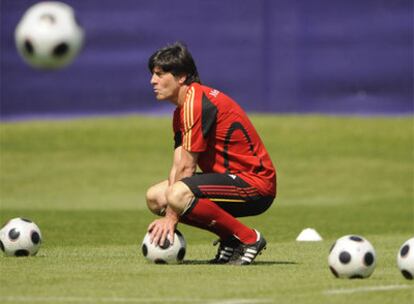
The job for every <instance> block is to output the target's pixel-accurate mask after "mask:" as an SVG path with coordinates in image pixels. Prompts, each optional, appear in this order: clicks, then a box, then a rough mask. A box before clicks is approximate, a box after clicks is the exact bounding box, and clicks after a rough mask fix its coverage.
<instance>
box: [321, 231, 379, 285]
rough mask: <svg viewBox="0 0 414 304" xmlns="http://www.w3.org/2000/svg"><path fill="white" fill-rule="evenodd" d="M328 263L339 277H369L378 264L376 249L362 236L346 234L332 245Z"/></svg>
mask: <svg viewBox="0 0 414 304" xmlns="http://www.w3.org/2000/svg"><path fill="white" fill-rule="evenodd" d="M328 263H329V269H330V270H331V272H332V273H333V275H334V276H335V277H337V278H348V279H356V278H359V279H363V278H368V277H369V276H370V275H371V274H372V273H373V272H374V269H375V265H376V254H375V249H374V247H373V246H372V245H371V243H370V242H369V241H368V240H367V239H365V238H364V237H362V236H358V235H346V236H343V237H341V238H339V239H338V240H337V241H336V242H335V243H334V244H333V245H332V247H331V250H330V253H329V257H328Z"/></svg>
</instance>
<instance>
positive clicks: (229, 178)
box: [181, 173, 274, 217]
mask: <svg viewBox="0 0 414 304" xmlns="http://www.w3.org/2000/svg"><path fill="white" fill-rule="evenodd" d="M181 181H182V182H183V183H185V184H186V185H187V186H188V187H189V188H190V189H191V191H192V192H193V193H194V195H195V197H196V198H208V199H210V200H211V201H212V202H214V203H215V204H217V205H218V206H219V207H221V208H222V209H224V210H225V211H227V212H228V213H230V214H231V215H233V216H234V217H242V216H251V215H257V214H260V213H263V212H265V211H266V210H267V209H268V208H269V207H270V205H271V204H272V202H273V200H274V197H273V196H263V195H260V194H259V192H258V190H257V189H256V188H255V187H252V186H251V185H249V184H248V183H246V182H245V181H244V180H243V179H241V178H240V177H238V176H236V175H233V174H230V175H229V174H219V173H201V174H195V175H193V176H191V177H186V178H183V179H182V180H181ZM196 203H197V199H196V200H195V201H194V204H196ZM190 209H191V207H190Z"/></svg>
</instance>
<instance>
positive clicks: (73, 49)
mask: <svg viewBox="0 0 414 304" xmlns="http://www.w3.org/2000/svg"><path fill="white" fill-rule="evenodd" d="M14 37H15V43H16V47H17V50H18V51H19V53H20V55H21V56H22V57H23V59H24V61H25V62H26V63H28V64H29V65H31V66H32V67H35V68H39V69H58V68H62V67H65V66H67V65H68V64H69V63H71V62H72V60H73V59H74V58H75V57H76V55H77V54H78V53H79V51H80V49H81V48H82V45H83V39H84V31H83V29H82V27H81V26H80V25H79V24H78V22H77V21H76V16H75V12H74V10H73V8H72V7H70V6H69V5H67V4H65V3H63V2H58V1H44V2H39V3H37V4H35V5H33V6H32V7H30V8H29V9H28V10H27V11H26V12H25V14H24V15H23V17H22V18H21V19H20V21H19V23H18V25H17V27H16V30H15V33H14Z"/></svg>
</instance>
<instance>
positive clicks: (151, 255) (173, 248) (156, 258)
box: [141, 230, 186, 264]
mask: <svg viewBox="0 0 414 304" xmlns="http://www.w3.org/2000/svg"><path fill="white" fill-rule="evenodd" d="M141 249H142V254H143V255H144V257H146V258H147V259H148V260H149V261H151V262H154V263H156V264H176V263H180V262H182V261H183V259H184V256H185V252H186V242H185V239H184V236H183V235H182V234H181V232H180V231H178V230H175V233H174V243H173V244H172V245H171V241H170V240H169V239H168V238H167V239H166V240H165V242H164V245H162V246H159V245H157V246H155V245H154V244H151V242H150V236H149V233H147V234H146V235H145V237H144V240H143V241H142V246H141Z"/></svg>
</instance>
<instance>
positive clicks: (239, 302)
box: [0, 296, 272, 304]
mask: <svg viewBox="0 0 414 304" xmlns="http://www.w3.org/2000/svg"><path fill="white" fill-rule="evenodd" d="M3 301H8V302H25V303H35V302H36V303H60V302H63V303H65V302H66V303H68V302H70V303H202V304H260V303H271V302H272V300H271V299H193V298H187V299H186V298H126V297H124V298H121V297H106V298H104V297H101V298H100V297H97V298H94V297H42V296H40V297H38V296H0V302H3Z"/></svg>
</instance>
